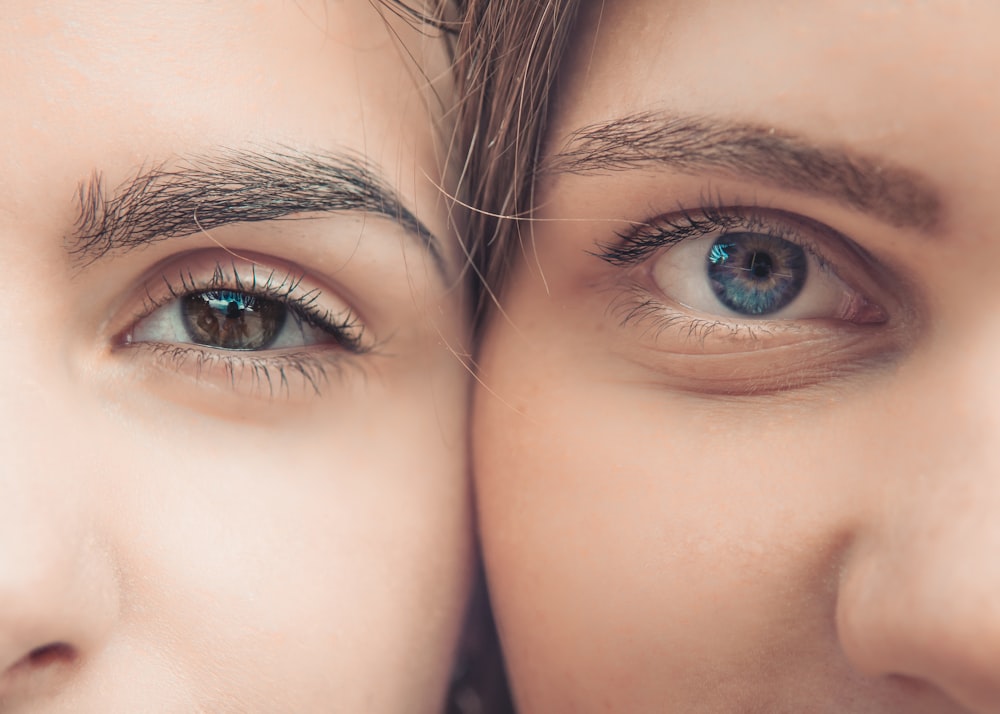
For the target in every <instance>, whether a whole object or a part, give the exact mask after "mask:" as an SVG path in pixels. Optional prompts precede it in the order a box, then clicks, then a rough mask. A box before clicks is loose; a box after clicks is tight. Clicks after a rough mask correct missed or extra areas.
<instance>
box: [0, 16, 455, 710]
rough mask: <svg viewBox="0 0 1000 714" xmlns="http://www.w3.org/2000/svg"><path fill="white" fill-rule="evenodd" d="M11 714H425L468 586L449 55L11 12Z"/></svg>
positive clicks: (303, 20) (0, 625) (7, 591)
mask: <svg viewBox="0 0 1000 714" xmlns="http://www.w3.org/2000/svg"><path fill="white" fill-rule="evenodd" d="M0 36H2V38H3V39H2V42H0V45H2V47H3V50H2V54H3V60H2V65H3V67H4V71H3V72H2V73H0V127H2V131H0V167H2V169H0V185H2V190H0V256H2V260H3V263H4V265H5V266H6V267H7V278H6V279H5V280H4V281H3V285H2V286H0V304H3V305H4V311H3V314H4V315H5V328H4V329H3V331H2V334H0V361H2V363H3V369H2V370H0V374H2V375H3V377H2V378H0V395H2V397H0V423H2V428H0V453H2V463H3V465H2V467H0V489H2V494H3V495H2V498H0V512H2V513H0V708H2V709H3V711H33V712H34V711H38V712H42V711H45V712H63V711H106V712H127V711H149V710H150V707H153V708H154V709H155V710H156V711H164V712H167V711H169V712H192V711H213V712H224V711H233V712H235V711H240V712H244V711H261V712H264V711H266V712H276V711H288V712H291V711H295V712H313V711H333V710H336V711H366V712H414V711H419V712H434V711H439V708H440V704H441V700H442V697H443V695H444V690H445V687H446V685H447V683H448V680H449V677H450V674H451V667H452V659H453V654H454V649H455V645H456V640H457V637H458V631H459V625H460V622H461V620H462V617H463V612H464V607H465V601H466V597H467V593H468V587H469V572H470V567H471V548H470V545H469V541H470V533H469V528H470V523H469V521H470V518H469V510H470V508H469V506H468V489H467V486H466V483H465V481H466V454H465V449H464V440H465V434H464V423H465V414H464V407H465V403H466V389H467V387H466V373H465V370H464V368H463V367H462V365H461V364H460V363H459V361H458V360H457V359H456V358H455V357H454V355H453V350H458V349H459V348H460V345H461V344H462V342H463V340H464V306H463V304H462V301H463V296H462V290H461V289H460V287H459V282H458V278H457V276H458V275H459V270H458V267H457V262H458V261H457V252H458V251H457V243H456V241H455V239H454V237H453V234H452V233H451V222H450V219H449V214H448V211H447V207H446V205H445V204H444V202H443V201H442V200H441V199H440V198H439V189H438V187H439V186H441V185H444V186H447V185H448V184H447V181H448V174H447V172H443V171H442V169H441V165H442V162H441V160H440V152H439V145H440V138H439V136H438V133H437V132H439V131H441V130H442V126H441V123H440V120H441V116H440V114H441V112H442V111H443V108H444V107H445V106H446V105H447V102H448V101H449V92H450V87H449V86H448V84H447V82H445V81H443V80H441V81H438V82H437V83H436V85H435V86H430V84H429V81H430V80H428V79H426V78H428V77H429V78H435V80H437V79H438V78H442V77H446V76H447V73H448V64H447V58H446V52H445V47H444V43H443V40H442V38H441V37H440V36H434V33H433V32H432V31H430V30H428V28H422V27H416V26H411V25H410V24H407V23H406V22H403V21H401V20H399V18H398V17H396V15H395V14H394V13H393V12H392V11H391V10H389V9H387V8H385V7H383V6H381V5H380V4H378V3H368V2H365V1H364V0H358V1H357V2H354V1H349V2H343V3H325V2H297V3H287V2H268V1H261V2H255V3H246V2H242V1H237V0H233V1H232V2H213V3H203V2H175V3H169V4H167V5H163V4H159V5H157V4H148V3H145V4H143V3H138V4H137V3H115V2H88V3H82V4H81V3H72V2H48V3H42V4H39V3H35V2H14V3H13V4H11V3H6V4H5V7H4V12H3V19H2V20H0Z"/></svg>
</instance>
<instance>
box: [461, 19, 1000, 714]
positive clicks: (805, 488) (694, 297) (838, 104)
mask: <svg viewBox="0 0 1000 714" xmlns="http://www.w3.org/2000/svg"><path fill="white" fill-rule="evenodd" d="M586 5H587V6H586V8H585V10H584V12H583V15H582V18H581V21H580V25H579V27H578V28H577V31H576V32H575V34H574V36H573V37H574V40H573V43H572V50H571V52H570V54H569V57H568V59H567V63H566V65H565V67H564V71H563V74H562V77H561V83H560V85H559V86H560V91H561V94H560V95H559V98H558V103H557V109H556V113H555V116H554V117H553V124H552V125H551V127H550V132H549V136H548V143H547V146H548V152H547V155H546V157H545V167H544V169H543V176H542V179H541V184H540V186H539V189H538V192H537V195H536V199H537V205H538V207H537V210H536V212H535V217H536V218H537V219H539V220H538V221H537V222H536V223H534V224H533V225H532V226H531V229H530V236H531V240H530V242H528V243H526V245H528V247H527V248H526V249H525V250H524V251H523V253H518V254H517V255H516V256H515V257H514V258H513V260H514V264H513V267H512V277H511V280H510V282H509V283H508V284H507V285H506V286H505V288H504V289H503V290H502V291H501V293H500V295H499V304H500V305H501V307H502V311H499V310H498V311H495V312H494V314H493V316H492V318H491V320H490V322H489V324H488V325H487V328H486V330H485V337H484V342H483V344H482V347H481V350H480V355H479V356H480V361H481V365H482V379H483V382H484V384H485V385H487V386H488V390H487V389H482V390H479V392H478V394H477V396H476V408H475V413H474V450H475V451H474V453H475V459H474V463H475V473H476V479H477V499H478V505H479V510H480V514H481V521H480V522H481V529H482V542H483V549H484V557H485V562H486V567H487V574H488V580H489V584H490V588H491V593H492V598H493V603H494V606H495V609H496V615H497V619H498V625H499V628H500V633H501V638H502V641H503V646H504V650H505V656H506V658H507V663H508V668H509V672H510V674H511V677H512V683H513V688H514V692H515V698H516V700H517V702H518V704H519V711H521V712H524V713H525V714H533V713H541V712H544V713H550V712H598V711H600V712H604V711H615V712H679V713H681V712H682V713H684V714H694V713H698V712H713V713H716V712H719V713H721V712H725V713H729V712H789V713H791V712H825V713H826V712H828V713H830V714H833V713H835V712H836V713H843V712H851V713H852V714H854V713H865V714H883V713H886V714H887V713H893V714H896V713H901V712H906V713H907V714H945V713H947V714H957V713H969V712H975V713H977V714H986V713H988V712H996V711H998V710H1000V664H998V663H1000V599H998V597H997V594H998V592H1000V565H998V564H1000V559H998V557H997V555H998V552H1000V518H998V517H997V513H998V511H1000V460H998V456H997V453H998V452H997V450H996V448H995V441H996V436H997V433H998V432H1000V409H998V408H997V402H998V398H1000V381H998V378H997V373H996V369H995V365H996V363H997V360H998V359H1000V337H998V335H1000V332H998V330H997V327H998V325H997V324H996V323H997V318H996V316H997V315H998V314H1000V309H998V308H1000V297H998V293H997V291H996V287H995V286H996V277H995V272H996V271H995V266H996V264H997V263H998V261H1000V236H998V234H997V231H996V229H995V228H994V226H995V224H996V221H995V220H994V214H995V210H996V187H997V186H998V185H1000V141H998V140H997V135H996V128H997V127H998V126H1000V98H998V97H1000V95H998V94H997V92H996V81H995V69H996V66H997V64H998V63H1000V53H998V50H997V45H996V42H995V30H996V28H997V27H998V26H1000V11H998V7H997V5H996V4H994V3H989V2H966V3H946V2H920V3H900V2H888V1H886V2H867V1H866V2H838V3H832V2H831V3H794V2H769V3H764V4H761V3H742V2H735V1H733V2H725V1H724V2H713V3H705V2H670V3H661V2H658V1H657V0H629V1H628V2H620V3H606V4H603V6H602V4H601V3H590V4H586ZM637 115H641V116H640V118H638V119H637ZM608 123H612V125H613V127H617V130H618V131H619V132H621V131H622V128H623V127H624V128H625V129H630V130H632V131H633V134H632V135H631V136H632V138H633V139H634V138H635V137H636V133H635V132H639V133H640V134H642V132H643V131H645V132H646V133H645V134H642V136H643V137H644V139H643V140H644V141H645V143H644V144H643V145H642V150H636V149H635V144H634V143H633V144H631V145H628V144H627V142H625V143H619V144H613V142H612V145H610V146H608V145H604V146H603V148H604V149H607V150H606V151H604V152H603V153H602V152H600V151H598V149H601V148H602V145H601V143H600V140H599V138H600V137H605V138H606V137H607V136H609V135H611V134H613V131H612V129H610V128H609V127H608V126H607V124H608ZM595 125H598V127H599V128H598V129H597V130H596V131H594V132H592V134H593V136H596V137H598V139H597V140H593V141H591V142H589V143H588V142H587V141H586V140H584V139H581V138H580V136H579V134H578V132H579V131H580V130H581V129H584V128H586V127H593V126H595ZM619 135H620V133H619ZM706 137H708V138H706ZM752 146H756V147H757V148H748V147H752ZM581 157H583V159H581ZM612 161H613V162H616V163H614V164H613V165H612V164H611V163H609V162H612ZM574 162H575V163H574ZM824 162H825V163H824ZM845 167H846V168H849V169H851V170H853V171H854V173H853V174H852V173H851V171H845ZM712 217H714V218H712ZM709 218H712V220H714V221H716V223H717V224H718V225H716V226H715V227H714V228H713V227H712V226H709V227H707V228H705V230H704V231H703V232H701V233H700V234H699V235H701V237H699V238H698V239H697V241H695V240H694V239H693V238H692V239H691V240H688V241H686V242H683V243H675V244H663V245H660V246H652V247H649V248H648V250H645V251H644V252H643V251H640V253H641V255H638V256H637V257H636V256H635V255H634V254H633V256H632V257H634V258H635V260H632V261H631V262H630V261H629V260H628V259H626V256H624V255H623V253H622V252H621V250H619V252H618V253H617V254H614V255H611V256H608V253H609V250H611V251H613V249H614V247H616V246H617V247H619V248H620V247H621V246H623V245H624V246H633V247H634V246H635V245H636V243H637V241H638V240H639V238H641V237H642V236H646V237H647V238H648V237H650V236H652V237H654V238H655V237H656V236H660V237H661V238H662V237H663V236H664V235H668V236H669V235H671V234H670V231H671V230H673V231H674V237H675V238H676V237H677V235H676V234H677V232H678V231H679V230H681V229H683V228H686V229H687V230H688V232H689V233H693V232H695V231H694V229H693V228H692V224H693V223H696V222H697V221H699V220H700V221H702V225H706V221H707V222H709V223H710V222H711V221H709ZM727 221H728V223H727ZM678 227H680V228H678ZM737 233H742V234H744V236H743V237H737V238H730V239H725V240H724V239H723V238H722V237H723V236H725V235H727V234H737ZM747 233H750V234H755V235H760V234H765V238H764V239H761V240H772V238H770V236H777V237H778V239H779V240H785V239H787V240H788V241H790V242H792V243H794V244H798V245H802V246H804V250H805V253H804V254H805V258H806V260H807V261H808V262H809V270H808V277H807V278H806V283H805V287H803V288H802V292H801V293H800V294H799V297H797V298H793V299H792V301H791V302H790V303H788V304H787V305H784V306H781V308H780V309H778V310H773V311H767V310H763V311H760V312H757V313H753V314H747V313H746V312H745V311H744V312H740V311H739V310H734V309H732V308H730V307H727V305H725V304H723V303H722V302H721V298H719V294H718V293H717V292H715V288H713V287H712V285H713V283H712V282H711V280H710V273H709V269H710V267H712V266H716V265H723V264H725V263H726V261H727V260H729V254H730V253H732V252H733V250H734V248H733V246H736V248H739V246H740V245H746V244H745V243H743V242H742V241H746V240H748V238H746V237H745V234H747ZM525 235H528V231H525ZM637 236H638V237H639V238H637ZM648 242H651V241H647V243H648ZM714 242H719V245H718V246H716V247H715V248H714V249H713V243H714ZM770 245H771V246H772V248H773V246H774V245H776V244H774V243H772V244H770ZM782 245H784V244H782ZM609 246H611V248H610V249H609ZM692 246H694V247H692ZM765 247H766V246H765ZM713 250H715V252H714V253H713ZM782 250H784V251H788V250H791V249H788V248H782ZM719 251H722V252H719ZM759 252H760V254H761V255H765V254H767V255H768V256H769V258H768V259H771V258H774V257H775V252H774V250H770V253H768V250H766V249H765V248H761V249H760V251H759ZM594 253H598V254H600V253H604V254H605V256H606V257H609V258H611V257H615V256H617V260H610V259H607V260H602V258H601V257H599V256H596V255H594ZM779 257H780V255H779ZM775 259H776V260H777V258H775ZM784 265H786V267H787V263H785V264H784ZM757 266H759V263H758V264H756V265H755V266H754V267H755V268H756V267H757ZM749 269H750V268H749V264H748V267H747V270H749ZM764 272H766V271H764ZM778 272H781V271H777V269H776V270H775V273H776V274H777V273H778ZM786 272H787V273H788V274H793V273H795V270H794V269H792V268H788V269H787V271H786ZM761 274H763V273H761ZM734 275H735V273H734ZM740 275H742V273H740ZM779 277H780V276H779ZM740 280H742V278H740ZM740 284H741V285H743V284H745V283H740ZM720 285H722V284H720V283H716V284H715V286H716V287H719V286H720ZM723 287H724V286H723ZM720 289H723V288H720ZM727 295H730V293H727Z"/></svg>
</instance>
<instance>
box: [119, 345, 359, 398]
mask: <svg viewBox="0 0 1000 714" xmlns="http://www.w3.org/2000/svg"><path fill="white" fill-rule="evenodd" d="M119 352H120V353H123V354H127V355H129V356H131V357H132V358H137V359H138V358H143V359H148V360H149V361H150V362H151V363H152V366H153V367H154V368H155V369H156V371H157V372H160V373H162V374H161V376H160V377H157V376H156V375H155V374H150V373H149V372H148V370H144V374H145V376H146V377H147V378H153V379H156V380H158V381H160V380H162V378H163V377H166V378H167V381H168V382H170V383H173V382H174V378H175V377H176V378H180V379H181V380H184V381H187V382H190V383H193V384H194V385H195V386H196V387H197V388H198V389H202V390H203V389H205V388H211V389H213V390H217V389H219V388H224V389H226V390H227V391H229V392H230V393H232V394H233V395H235V396H239V397H256V398H263V399H266V400H271V399H276V398H292V399H294V398H300V397H302V398H309V397H320V396H322V395H323V393H324V391H325V390H326V389H327V388H329V387H331V386H333V385H334V383H335V382H336V381H339V380H343V379H345V378H346V374H345V370H348V369H351V368H357V369H360V365H358V364H357V363H356V361H354V356H353V355H350V354H345V353H344V352H342V351H337V350H323V351H309V352H303V351H288V352H279V353H277V354H269V355H267V356H255V355H256V353H253V352H235V351H223V350H212V349H210V348H205V347H201V346H198V345H174V344H164V343H157V342H144V343H135V344H131V345H125V346H122V347H121V348H119ZM175 389H176V388H174V390H172V391H175Z"/></svg>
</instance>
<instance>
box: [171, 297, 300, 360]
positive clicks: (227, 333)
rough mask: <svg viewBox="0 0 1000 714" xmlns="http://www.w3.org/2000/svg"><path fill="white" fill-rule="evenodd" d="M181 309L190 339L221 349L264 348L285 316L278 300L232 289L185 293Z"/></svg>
mask: <svg viewBox="0 0 1000 714" xmlns="http://www.w3.org/2000/svg"><path fill="white" fill-rule="evenodd" d="M180 311H181V317H182V320H183V325H184V329H185V330H186V331H187V333H188V337H189V339H190V340H191V342H193V343H194V344H198V345H205V346H206V347H214V348H217V349H224V350H260V349H267V348H268V347H270V346H271V345H272V343H273V342H274V341H275V338H276V337H277V335H278V334H279V333H280V332H281V328H282V327H283V326H284V324H285V320H286V318H287V316H288V309H287V308H286V307H285V306H284V305H282V304H281V303H279V302H278V301H277V300H270V299H268V298H265V297H261V296H259V295H253V294H250V293H244V292H237V291H232V290H205V291H202V292H196V293H191V294H189V295H186V296H184V297H183V298H181V305H180Z"/></svg>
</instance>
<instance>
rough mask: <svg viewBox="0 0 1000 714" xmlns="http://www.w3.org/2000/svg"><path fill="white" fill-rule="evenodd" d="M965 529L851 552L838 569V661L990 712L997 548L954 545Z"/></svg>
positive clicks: (999, 699) (994, 693)
mask: <svg viewBox="0 0 1000 714" xmlns="http://www.w3.org/2000/svg"><path fill="white" fill-rule="evenodd" d="M966 526H967V527H966V528H958V529H953V530H952V532H951V533H950V534H943V533H940V532H939V533H936V534H935V535H934V536H933V537H929V538H928V539H926V540H922V539H916V538H912V537H911V538H901V539H900V540H899V541H897V542H895V543H892V542H888V543H881V544H879V545H877V546H873V547H871V548H870V549H869V550H868V552H864V553H860V554H855V556H854V558H853V562H851V563H850V564H849V566H848V567H847V569H846V570H845V572H844V573H843V574H842V579H841V587H840V591H839V596H838V602H837V630H838V635H839V639H840V642H841V646H842V648H843V651H844V652H845V654H846V655H847V658H848V660H849V661H850V662H851V663H852V665H853V666H854V667H855V669H857V670H859V671H860V672H862V673H863V674H866V675H869V676H872V677H882V678H889V679H895V680H900V679H902V680H911V681H918V682H920V683H921V684H923V685H930V686H931V687H933V688H934V689H937V690H939V691H940V692H941V693H943V694H944V695H945V696H946V697H947V698H948V699H950V700H952V701H953V702H955V703H956V704H957V705H959V706H961V707H962V708H963V709H964V710H967V711H970V712H977V713H980V712H981V713H982V714H986V713H990V714H995V713H996V712H1000V557H997V556H998V555H1000V549H997V548H996V547H989V544H985V545H987V547H986V548H984V543H983V542H982V540H980V541H978V542H973V541H970V542H963V541H964V538H963V535H962V534H963V532H964V534H965V536H966V537H970V533H971V531H975V530H976V528H975V527H974V525H970V524H966ZM956 530H957V533H956ZM992 530H994V529H992V528H990V529H988V531H987V532H992ZM979 535H980V538H981V537H982V531H981V530H980V534H979Z"/></svg>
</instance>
